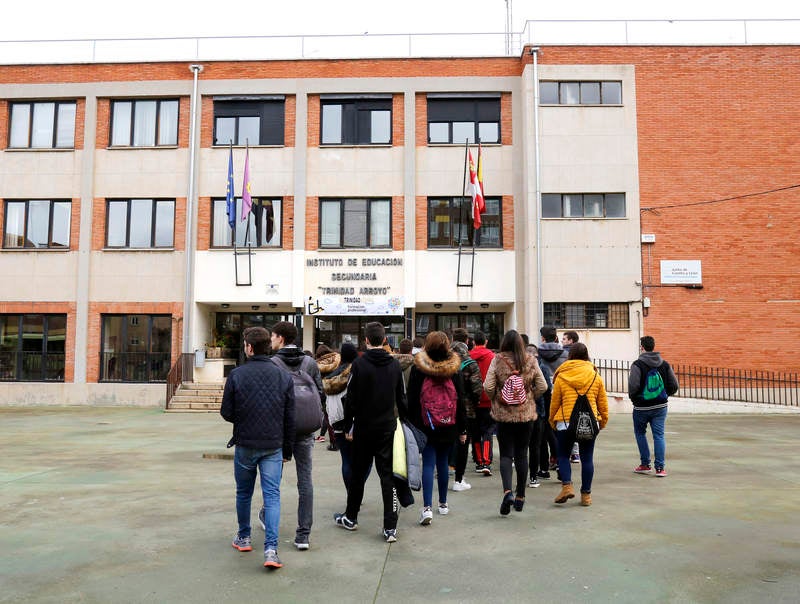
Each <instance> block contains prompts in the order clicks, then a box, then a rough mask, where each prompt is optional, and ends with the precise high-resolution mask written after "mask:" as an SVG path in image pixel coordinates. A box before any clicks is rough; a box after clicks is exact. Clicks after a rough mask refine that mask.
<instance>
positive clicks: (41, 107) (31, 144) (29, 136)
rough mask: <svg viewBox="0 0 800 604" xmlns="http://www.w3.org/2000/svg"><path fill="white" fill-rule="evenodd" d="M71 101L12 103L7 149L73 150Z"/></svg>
mask: <svg viewBox="0 0 800 604" xmlns="http://www.w3.org/2000/svg"><path fill="white" fill-rule="evenodd" d="M76 111H77V103H76V102H75V101H30V102H12V103H10V108H9V122H10V123H9V128H8V147H9V149H73V148H75V113H76Z"/></svg>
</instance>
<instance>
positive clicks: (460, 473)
mask: <svg viewBox="0 0 800 604" xmlns="http://www.w3.org/2000/svg"><path fill="white" fill-rule="evenodd" d="M468 339H469V334H468V333H467V330H466V329H464V328H463V327H456V328H455V329H454V330H453V345H452V346H451V347H450V349H451V350H452V351H453V352H455V353H456V354H457V355H458V357H459V359H460V361H461V365H460V366H459V371H460V372H461V378H462V380H463V381H464V408H465V409H466V417H467V428H468V429H467V439H466V441H464V442H461V441H460V440H459V441H458V442H456V444H455V463H454V464H453V465H454V466H455V481H454V482H453V490H454V491H468V490H469V489H471V488H472V485H471V484H469V483H468V482H467V481H466V480H464V472H465V471H466V469H467V457H469V445H470V432H471V430H470V429H469V428H470V427H471V426H473V425H474V423H475V417H476V415H475V409H476V407H477V406H478V403H479V402H480V400H481V395H482V394H483V379H482V378H481V370H480V367H478V363H477V362H476V361H475V359H473V358H472V357H470V356H469V348H468V347H467V340H468ZM472 431H474V428H473V430H472Z"/></svg>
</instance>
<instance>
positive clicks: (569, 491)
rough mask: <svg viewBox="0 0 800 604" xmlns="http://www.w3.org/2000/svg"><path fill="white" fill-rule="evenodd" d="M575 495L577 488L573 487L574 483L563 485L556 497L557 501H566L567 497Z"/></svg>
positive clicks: (570, 497)
mask: <svg viewBox="0 0 800 604" xmlns="http://www.w3.org/2000/svg"><path fill="white" fill-rule="evenodd" d="M573 497H575V489H573V488H572V483H571V482H568V483H567V484H562V485H561V492H560V493H559V494H558V497H556V503H564V502H565V501H566V500H567V499H572V498H573Z"/></svg>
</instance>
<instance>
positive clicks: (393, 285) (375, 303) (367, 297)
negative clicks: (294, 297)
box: [305, 253, 405, 316]
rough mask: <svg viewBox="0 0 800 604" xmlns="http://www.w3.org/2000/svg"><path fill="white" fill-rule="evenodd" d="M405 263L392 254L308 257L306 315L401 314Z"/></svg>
mask: <svg viewBox="0 0 800 604" xmlns="http://www.w3.org/2000/svg"><path fill="white" fill-rule="evenodd" d="M403 264H404V260H403V257H402V256H400V255H395V254H392V253H388V254H371V253H364V254H348V255H346V256H333V257H332V256H329V255H322V254H319V255H313V256H307V257H306V262H305V286H306V287H305V291H306V292H307V295H306V300H305V303H306V308H305V311H306V314H309V315H353V316H366V315H402V314H403V312H404V308H405V299H404V296H403V283H404V269H403Z"/></svg>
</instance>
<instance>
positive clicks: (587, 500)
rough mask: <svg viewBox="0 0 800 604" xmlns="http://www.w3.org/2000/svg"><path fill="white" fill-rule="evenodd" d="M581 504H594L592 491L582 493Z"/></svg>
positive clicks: (587, 505)
mask: <svg viewBox="0 0 800 604" xmlns="http://www.w3.org/2000/svg"><path fill="white" fill-rule="evenodd" d="M581 505H583V506H586V507H589V506H590V505H592V494H591V493H581Z"/></svg>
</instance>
